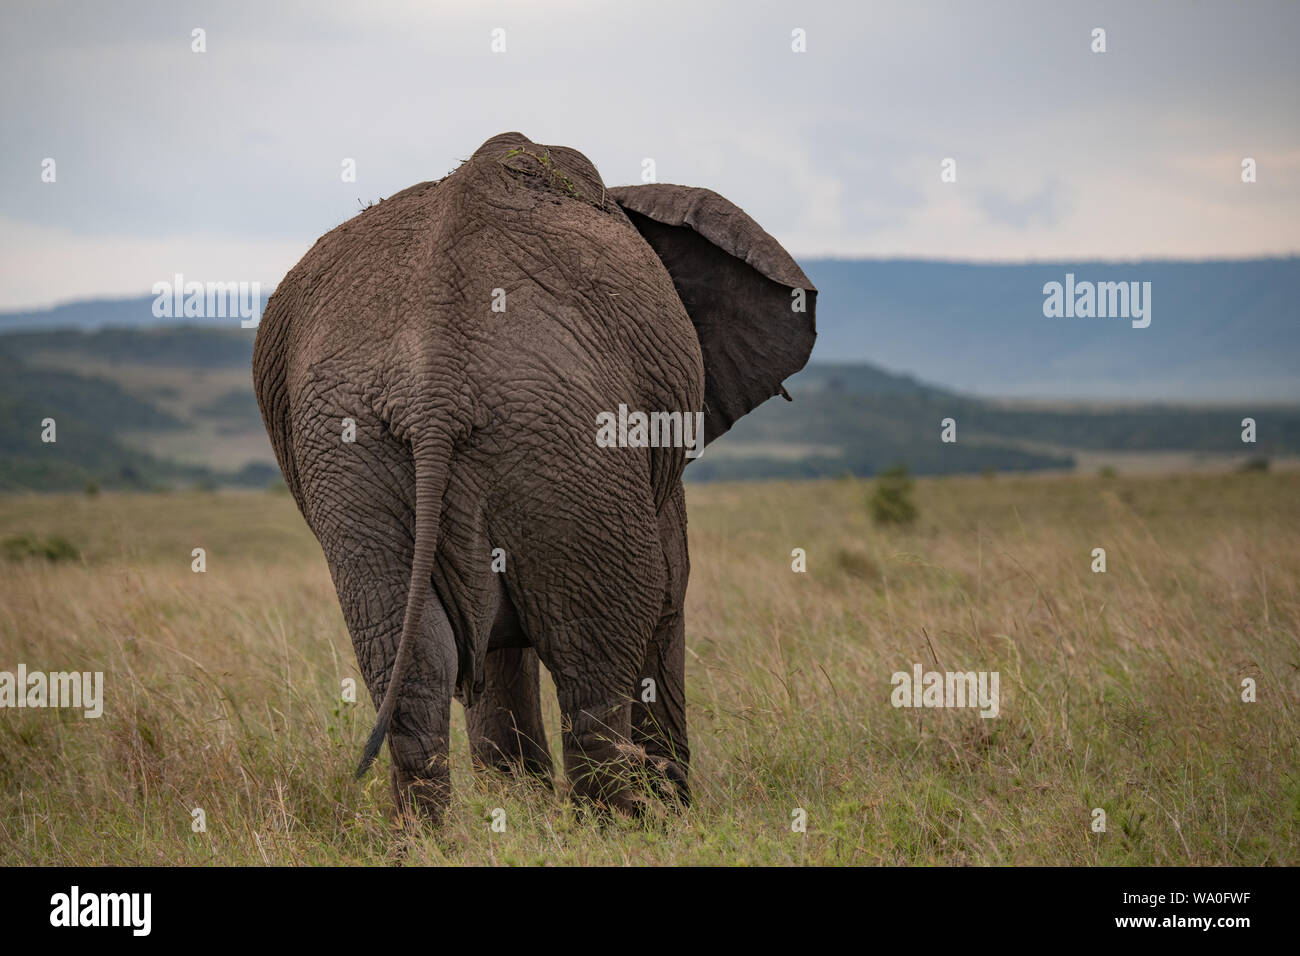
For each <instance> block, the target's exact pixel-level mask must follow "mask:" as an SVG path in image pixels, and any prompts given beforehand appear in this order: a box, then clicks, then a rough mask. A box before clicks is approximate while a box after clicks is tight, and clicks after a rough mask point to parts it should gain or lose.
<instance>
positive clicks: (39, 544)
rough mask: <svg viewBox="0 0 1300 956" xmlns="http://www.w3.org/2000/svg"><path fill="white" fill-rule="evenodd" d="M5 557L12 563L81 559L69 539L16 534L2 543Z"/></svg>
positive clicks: (0, 543)
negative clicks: (33, 559)
mask: <svg viewBox="0 0 1300 956" xmlns="http://www.w3.org/2000/svg"><path fill="white" fill-rule="evenodd" d="M0 548H3V549H4V555H5V557H6V558H8V559H9V560H10V561H23V560H26V559H27V558H45V560H47V561H52V562H53V561H76V560H77V559H78V558H80V557H81V552H79V551H78V550H77V549H76V548H75V547H74V546H73V544H72V542H71V541H69V540H68V539H67V538H65V537H63V536H62V535H57V534H56V535H51V536H50V537H48V538H39V537H37V536H36V535H34V534H16V535H11V536H10V537H8V538H5V539H4V541H3V542H0Z"/></svg>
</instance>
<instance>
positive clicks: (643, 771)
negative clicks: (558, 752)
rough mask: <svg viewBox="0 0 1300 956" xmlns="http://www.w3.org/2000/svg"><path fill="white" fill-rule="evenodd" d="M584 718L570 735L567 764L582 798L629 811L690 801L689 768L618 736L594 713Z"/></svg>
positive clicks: (637, 813) (632, 813)
mask: <svg viewBox="0 0 1300 956" xmlns="http://www.w3.org/2000/svg"><path fill="white" fill-rule="evenodd" d="M579 720H580V721H587V722H588V726H587V728H582V727H579V728H578V729H577V730H576V732H574V733H572V734H569V735H567V736H566V746H565V765H566V767H565V769H566V770H567V772H568V776H569V782H570V784H571V786H572V789H573V795H574V797H575V798H576V799H577V800H578V801H579V802H581V803H584V804H587V805H589V806H593V807H595V808H597V809H601V810H609V811H614V812H616V813H619V814H625V815H628V816H642V815H643V814H644V813H645V812H646V811H647V810H648V809H649V808H650V806H651V804H654V803H662V804H664V805H666V806H669V807H677V808H679V809H681V808H685V807H687V806H689V805H690V791H689V789H688V787H687V783H686V771H685V768H683V767H682V766H680V765H679V764H677V763H676V762H674V761H672V760H670V759H668V758H666V757H662V756H659V755H656V754H653V753H648V752H647V751H646V748H645V747H643V746H640V745H639V744H634V743H632V742H630V741H629V740H627V739H626V738H618V737H616V736H615V735H614V734H612V733H611V732H610V730H609V729H608V727H605V726H604V725H603V724H602V722H601V721H599V720H595V719H594V718H591V717H590V716H589V715H586V714H583V715H582V716H581V717H580V718H579ZM593 725H596V726H593ZM597 727H599V729H597Z"/></svg>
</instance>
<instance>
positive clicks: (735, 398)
mask: <svg viewBox="0 0 1300 956" xmlns="http://www.w3.org/2000/svg"><path fill="white" fill-rule="evenodd" d="M609 195H610V196H611V197H612V198H613V199H614V200H615V201H616V202H617V203H618V204H619V205H620V206H621V207H622V208H623V211H624V212H625V213H627V216H628V218H629V219H630V220H631V221H632V224H633V225H634V226H636V228H637V229H638V230H640V232H641V235H642V236H644V237H645V239H646V241H647V242H648V243H650V246H651V247H652V248H653V249H654V251H655V252H656V253H658V255H659V258H660V259H661V260H663V264H664V266H666V267H667V269H668V274H669V276H671V277H672V280H673V285H674V286H676V288H677V294H678V295H679V296H680V297H681V300H682V303H683V304H684V305H685V306H686V311H687V313H688V314H689V315H690V317H691V321H692V322H693V323H694V324H695V331H696V334H697V335H699V338H700V348H701V350H702V351H703V353H704V440H705V442H706V443H708V442H711V441H713V439H715V438H717V437H718V436H719V435H721V434H722V433H723V432H725V431H726V430H727V429H729V428H730V427H731V426H732V425H733V424H735V422H736V419H738V418H740V417H741V416H742V415H745V414H746V413H748V412H750V411H752V410H753V409H755V408H757V407H758V406H759V405H760V404H762V403H763V402H765V401H767V400H768V399H769V398H771V397H772V396H773V395H785V397H786V398H789V395H786V392H785V389H784V388H782V386H781V383H782V382H783V381H784V380H785V379H787V378H789V377H790V376H791V375H793V374H794V373H795V372H797V371H799V369H801V368H803V367H804V364H805V363H806V362H807V361H808V355H809V353H810V352H812V347H813V341H814V340H815V339H816V338H817V323H816V304H817V290H816V289H814V288H813V286H812V283H811V282H809V281H808V277H807V276H806V275H804V274H803V270H802V269H800V268H799V266H798V265H797V264H796V263H795V261H794V260H793V259H792V258H790V254H789V253H787V252H786V251H785V250H784V249H782V248H781V244H780V243H778V242H777V241H776V240H775V239H773V238H772V237H771V236H769V235H768V234H767V233H766V232H764V231H763V229H762V227H761V226H759V224H758V223H756V222H754V220H753V219H751V218H749V216H747V215H745V212H744V210H742V209H740V208H739V207H737V206H733V205H732V204H731V203H730V202H728V201H727V200H725V199H723V198H722V197H721V196H719V195H718V194H717V193H715V192H713V191H712V190H710V189H696V188H693V187H690V186H672V185H668V184H666V183H665V184H651V185H647V186H619V187H616V188H614V189H611V190H609ZM800 309H802V311H800Z"/></svg>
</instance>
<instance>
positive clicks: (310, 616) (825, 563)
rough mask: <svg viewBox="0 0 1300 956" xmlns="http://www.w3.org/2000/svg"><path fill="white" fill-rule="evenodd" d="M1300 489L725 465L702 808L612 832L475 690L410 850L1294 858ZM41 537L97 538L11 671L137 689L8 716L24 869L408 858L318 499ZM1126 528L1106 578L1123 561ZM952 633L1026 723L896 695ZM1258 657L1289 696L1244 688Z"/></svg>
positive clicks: (699, 569) (697, 517)
mask: <svg viewBox="0 0 1300 956" xmlns="http://www.w3.org/2000/svg"><path fill="white" fill-rule="evenodd" d="M1297 490H1300V488H1298V487H1297V484H1296V480H1295V478H1292V477H1289V476H1287V475H1250V476H1221V477H1215V478H1188V479H1174V480H1167V481H1153V480H1143V481H1139V480H1125V479H1119V480H1109V481H1103V480H1080V479H1046V478H1032V479H1011V480H1004V479H997V480H994V481H986V480H984V479H969V480H967V479H962V480H947V481H920V482H918V485H917V492H916V498H917V502H918V505H919V510H920V515H921V517H920V520H919V522H918V524H917V525H916V526H915V527H914V528H913V529H911V530H907V531H896V530H886V531H882V530H877V529H875V528H873V527H872V526H871V524H870V519H869V517H868V515H867V512H866V507H865V504H866V496H867V483H863V482H843V483H840V482H829V483H819V484H817V485H785V484H772V485H750V486H716V487H693V488H691V489H689V491H688V495H689V497H690V502H689V507H690V515H691V517H690V521H691V546H692V565H693V571H692V575H693V576H692V585H691V593H690V597H689V599H688V615H689V618H688V634H689V638H690V642H689V643H690V648H689V651H688V662H687V669H688V692H689V705H690V721H691V729H692V745H693V751H694V759H693V786H694V789H695V792H696V797H697V805H696V807H695V808H694V809H693V810H692V811H691V812H690V813H689V814H687V815H686V816H685V817H684V818H682V819H670V820H668V821H667V822H666V823H665V824H664V825H662V826H658V827H653V828H650V829H641V828H639V827H637V826H635V825H614V826H610V827H606V828H603V829H602V828H598V827H594V826H590V825H588V824H587V823H585V822H583V821H581V820H579V819H578V818H576V817H575V815H574V814H573V813H572V812H571V811H569V810H568V809H566V808H565V807H564V806H563V805H562V804H561V803H560V802H559V801H558V800H557V799H556V798H555V797H554V796H553V795H551V794H548V793H545V792H542V791H539V790H537V789H535V788H533V787H530V786H527V785H522V784H508V783H505V782H503V781H501V780H500V779H499V778H486V779H485V778H477V777H475V776H474V775H473V774H471V773H470V772H469V771H468V769H467V767H466V764H467V745H466V741H465V738H464V732H463V719H462V718H461V716H460V714H459V708H457V709H456V715H455V720H454V727H455V738H454V740H453V750H452V760H453V767H454V778H453V782H454V786H455V789H456V793H455V796H454V800H453V810H452V813H451V816H450V818H449V821H448V824H447V826H446V827H445V828H444V830H443V831H442V832H441V833H440V834H438V835H437V836H436V837H434V836H430V837H427V838H423V839H420V840H419V841H417V842H416V844H415V845H414V846H413V847H411V848H410V850H409V852H408V853H407V858H408V859H410V860H412V861H416V862H426V861H427V862H436V861H454V862H470V863H475V862H544V863H550V862H572V863H596V862H599V863H619V862H650V863H669V862H677V863H682V862H686V863H695V862H698V863H716V862H752V863H781V862H800V861H817V862H976V863H985V862H1047V863H1051V862H1093V861H1096V862H1106V863H1164V862H1197V863H1224V862H1227V863H1260V862H1291V863H1294V862H1296V846H1297V844H1298V841H1297V839H1296V837H1297V830H1300V788H1298V787H1297V783H1296V780H1295V778H1294V774H1293V773H1291V771H1293V769H1294V766H1295V765H1296V757H1297V753H1296V746H1297V745H1296V740H1297V738H1298V737H1300V733H1297V731H1298V730H1300V721H1298V720H1297V707H1296V704H1297V687H1296V683H1295V676H1294V675H1295V670H1294V664H1295V660H1296V634H1297V632H1298V631H1300V628H1298V627H1297V623H1298V622H1300V599H1298V597H1297V583H1296V582H1297V580H1300V575H1298V574H1297V570H1300V560H1298V558H1297V553H1298V549H1297V548H1296V544H1297V541H1298V540H1300V495H1297V494H1296V492H1297ZM15 533H38V534H42V535H49V534H54V533H59V534H63V535H65V536H67V537H69V538H70V540H72V541H73V543H74V544H76V545H77V546H78V547H79V549H80V550H81V551H82V554H83V557H84V562H85V563H84V564H57V565H45V564H24V565H9V566H6V567H5V568H4V573H3V575H2V576H0V668H6V667H12V666H14V664H15V663H16V662H17V661H23V662H25V663H26V664H27V665H28V667H29V668H33V669H34V668H38V667H40V668H44V669H49V670H56V669H64V668H72V667H77V668H79V669H94V670H103V671H104V672H105V681H106V685H107V690H106V698H107V700H106V707H105V714H104V717H102V718H100V719H99V720H97V721H96V720H86V719H83V718H81V717H79V716H72V715H71V714H70V713H68V712H66V711H9V712H6V713H4V714H3V715H2V719H0V733H2V734H3V736H4V740H3V745H0V860H2V861H3V862H6V863H14V862H17V863H29V862H40V863H54V862H63V863H79V862H85V863H131V862H138V863H201V862H218V863H257V862H262V861H265V862H271V863H330V862H337V863H350V862H361V863H367V862H369V863H381V862H386V861H388V860H390V859H392V858H393V855H394V854H395V852H396V848H397V846H398V843H399V841H397V840H395V839H394V838H393V837H392V836H391V834H390V833H389V831H388V829H387V827H386V824H385V822H384V820H383V811H384V810H385V808H386V807H387V805H388V791H387V780H386V776H385V773H386V771H385V770H384V768H382V767H381V768H380V772H379V773H378V774H375V775H372V776H371V777H370V778H369V779H368V780H367V781H366V782H365V783H364V784H362V785H357V784H354V783H352V782H351V781H350V778H349V773H350V770H351V767H352V766H353V763H354V761H355V757H356V753H357V752H358V748H359V747H360V745H361V742H362V740H363V738H364V736H365V734H366V732H367V730H368V723H369V720H370V718H371V714H372V709H371V707H370V705H369V702H368V700H367V699H366V694H365V692H364V689H359V691H360V693H359V696H360V697H361V698H362V701H363V702H362V703H361V704H359V705H357V706H355V707H349V706H346V705H341V704H339V703H337V701H338V697H339V688H340V682H341V680H342V679H343V678H344V677H348V676H351V677H355V676H356V664H355V660H354V658H353V654H352V650H351V647H350V644H349V642H348V639H347V635H346V632H345V629H344V627H343V622H342V619H341V616H340V615H339V612H338V609H337V605H336V602H335V599H334V595H333V589H332V586H331V584H330V581H329V576H328V573H327V571H326V569H325V566H324V562H323V560H322V559H321V557H320V554H319V549H318V548H317V546H316V544H315V542H314V540H313V539H312V538H311V536H310V533H309V532H307V531H306V529H305V527H303V526H302V523H301V519H299V518H298V517H297V515H296V512H295V511H294V508H293V504H292V501H291V500H289V499H288V498H287V497H284V496H273V495H193V496H182V495H178V496H163V497H156V498H151V497H147V496H138V497H137V496H117V495H103V496H100V497H99V498H97V499H82V498H71V497H68V498H26V499H14V498H9V499H0V537H5V536H7V535H9V534H15ZM197 546H202V547H205V548H206V550H207V562H208V571H207V572H206V573H205V574H202V575H200V574H194V573H192V572H191V571H190V561H191V557H190V551H191V549H192V548H193V547H197ZM1095 547H1105V548H1106V549H1107V561H1108V568H1107V573H1106V574H1093V573H1091V572H1090V571H1089V564H1090V563H1091V551H1092V549H1093V548H1095ZM793 548H803V549H804V550H805V551H806V553H807V556H808V558H807V559H808V573H807V574H802V575H800V574H794V573H792V572H791V570H790V561H791V558H790V552H791V550H792V549H793ZM926 634H928V636H929V642H928V643H927V641H926V637H925V635H926ZM931 645H933V650H932V649H931ZM932 654H933V655H934V656H937V658H938V660H939V661H940V663H941V665H942V667H941V669H952V670H958V669H962V670H964V669H988V670H998V671H999V672H1000V673H1001V679H1002V688H1001V689H1002V703H1001V709H1002V713H1001V716H1000V717H999V718H998V719H997V720H989V721H985V720H981V719H980V718H978V717H977V716H975V715H974V714H972V713H969V712H953V711H948V712H945V711H934V710H928V711H903V710H894V709H892V708H890V707H889V705H888V695H889V690H890V687H889V675H890V674H891V673H892V672H893V671H895V670H908V669H910V667H911V665H912V663H914V662H921V663H924V664H925V665H926V666H927V668H930V667H933V666H934V665H933V662H932ZM1242 677H1254V678H1255V679H1256V680H1257V681H1258V683H1259V687H1260V699H1259V702H1258V703H1256V704H1243V703H1241V702H1240V701H1239V700H1238V698H1237V693H1238V685H1239V682H1240V679H1241V678H1242ZM548 701H549V706H548V713H547V722H548V727H549V728H550V729H551V732H552V733H551V735H552V738H553V739H552V748H553V749H554V750H555V751H556V753H557V754H558V740H556V739H554V738H555V737H556V733H555V731H556V729H557V727H558V715H557V714H556V713H555V707H554V703H553V699H548ZM1288 773H1290V774H1291V775H1290V776H1288ZM497 807H500V808H502V809H504V810H505V811H506V822H507V827H506V831H505V832H504V833H496V832H493V831H492V830H491V829H490V825H489V824H490V813H491V811H492V810H493V809H495V808H497ZM1093 807H1102V808H1104V809H1105V810H1106V812H1107V814H1108V831H1107V833H1105V834H1101V835H1099V834H1095V833H1093V832H1092V831H1091V829H1090V823H1091V819H1092V818H1091V810H1092V808H1093ZM195 808H202V809H203V810H204V817H205V822H206V827H207V830H206V832H205V833H195V832H193V829H192V826H193V818H192V816H191V813H192V811H193V810H194V809H195ZM796 808H802V809H804V810H806V811H807V814H808V832H807V833H806V834H797V833H793V832H791V829H790V821H791V814H792V812H793V811H794V810H795V809H796Z"/></svg>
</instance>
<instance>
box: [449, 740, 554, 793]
mask: <svg viewBox="0 0 1300 956" xmlns="http://www.w3.org/2000/svg"><path fill="white" fill-rule="evenodd" d="M470 751H471V756H472V757H473V760H474V769H475V770H478V771H480V772H485V773H493V772H495V773H504V774H509V775H510V776H512V777H518V778H526V779H530V780H533V781H534V782H536V783H539V784H542V785H543V786H545V787H546V788H548V789H553V788H554V786H555V783H554V780H553V776H554V770H553V768H552V767H551V755H550V752H549V751H548V750H547V749H546V748H545V747H544V746H543V747H538V746H536V745H535V744H534V743H533V742H532V741H530V740H522V739H521V738H517V737H516V738H513V739H512V740H508V741H506V743H505V744H504V745H503V744H502V743H498V742H496V741H493V740H489V739H488V738H486V737H484V738H480V739H479V740H477V741H475V743H474V745H473V746H472V747H471V748H470Z"/></svg>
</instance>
